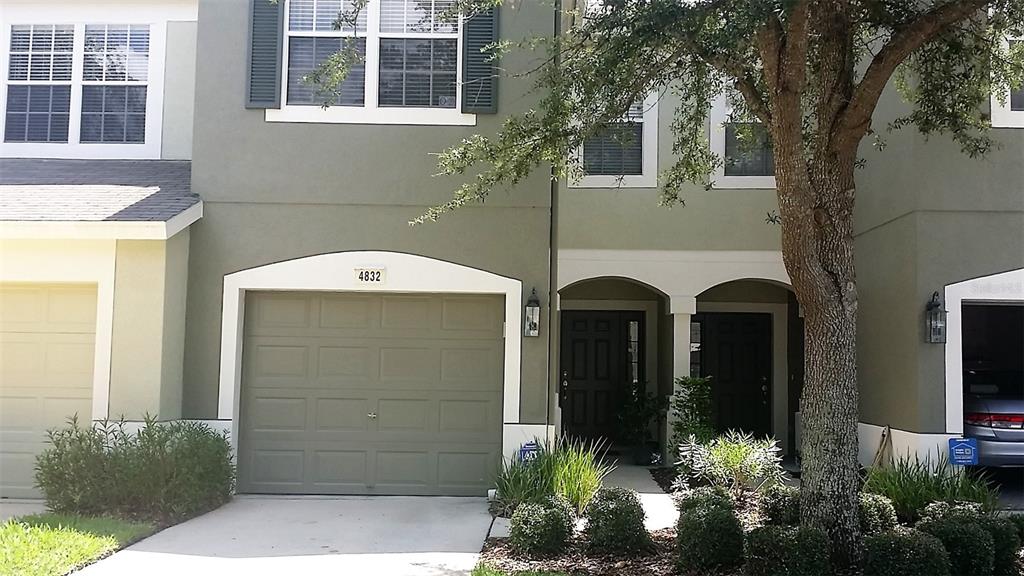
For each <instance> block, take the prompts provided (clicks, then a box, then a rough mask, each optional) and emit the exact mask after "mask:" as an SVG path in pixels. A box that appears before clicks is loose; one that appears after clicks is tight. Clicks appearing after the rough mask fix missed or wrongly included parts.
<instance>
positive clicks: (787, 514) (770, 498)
mask: <svg viewBox="0 0 1024 576" xmlns="http://www.w3.org/2000/svg"><path fill="white" fill-rule="evenodd" d="M760 507H761V520H762V521H763V522H764V523H765V524H768V525H771V526H796V525H797V524H799V523H800V490H798V489H796V488H793V487H792V486H786V485H785V484H778V485H776V486H772V487H770V488H768V489H767V490H765V491H764V492H762V494H761V504H760Z"/></svg>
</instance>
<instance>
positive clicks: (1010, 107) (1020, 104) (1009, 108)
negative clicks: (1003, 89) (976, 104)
mask: <svg viewBox="0 0 1024 576" xmlns="http://www.w3.org/2000/svg"><path fill="white" fill-rule="evenodd" d="M1006 42H1007V44H1008V45H1009V46H1010V47H1015V46H1018V45H1019V44H1020V43H1024V38H1009V39H1007V41H1006ZM992 126H994V127H996V128H1024V86H1019V87H1017V88H1015V89H1011V90H1010V94H1009V96H1008V97H1007V98H1006V99H1005V100H1003V99H1001V98H999V97H998V96H997V95H995V94H993V95H992Z"/></svg>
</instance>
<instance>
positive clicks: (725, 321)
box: [700, 313, 772, 436]
mask: <svg viewBox="0 0 1024 576" xmlns="http://www.w3.org/2000/svg"><path fill="white" fill-rule="evenodd" d="M700 321H701V325H702V331H703V333H702V335H701V336H702V346H701V349H702V352H703V357H702V358H701V372H702V375H703V376H710V377H711V390H712V393H711V397H712V402H713V403H714V407H715V427H716V428H717V429H718V430H719V431H723V432H724V431H725V430H743V431H746V432H751V433H753V434H755V435H757V436H767V435H770V434H771V432H772V430H771V425H772V403H771V398H772V317H771V315H770V314H732V313H710V314H701V315H700Z"/></svg>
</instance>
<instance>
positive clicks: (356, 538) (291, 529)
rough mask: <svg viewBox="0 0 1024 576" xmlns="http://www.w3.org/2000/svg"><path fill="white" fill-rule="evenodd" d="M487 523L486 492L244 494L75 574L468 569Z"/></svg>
mask: <svg viewBox="0 0 1024 576" xmlns="http://www.w3.org/2000/svg"><path fill="white" fill-rule="evenodd" d="M490 524H491V516H490V514H488V512H487V502H486V500H485V499H484V498H439V497H438V498H431V497H388V496H376V497H337V498H316V497H307V498H284V497H282V498H275V497H254V496H243V497H238V498H236V499H235V500H234V501H232V502H230V503H229V504H227V505H225V506H223V507H221V508H220V509H218V510H214V511H213V512H210V513H209V514H206V515H204V516H200V517H198V518H194V519H192V520H189V521H188V522H185V523H183V524H178V525H177V526H172V527H171V528H168V529H167V530H164V531H163V532H160V533H158V534H156V535H154V536H151V537H150V538H147V539H145V540H143V541H142V542H139V543H138V544H135V545H134V546H131V547H129V548H126V549H125V550H122V551H120V552H118V553H116V554H114V555H113V556H111V557H110V558H107V559H106V560H102V561H100V562H98V563H96V564H93V565H92V566H89V567H87V568H85V569H83V570H81V571H80V572H78V573H76V574H79V575H81V576H127V575H136V574H146V575H147V576H164V575H166V576H172V575H173V576H181V575H196V576H199V575H206V574H245V575H246V576H261V575H267V576H270V575H273V576H280V575H284V576H291V575H294V576H299V575H303V576H305V575H310V576H312V575H318V574H331V575H345V574H352V575H356V574H374V575H379V576H391V575H395V576H398V575H403V576H404V575H410V576H442V575H443V576H454V575H463V574H465V575H468V574H469V573H470V571H471V570H472V569H473V566H474V565H475V564H476V562H477V558H478V557H479V553H480V548H481V546H482V545H483V542H484V538H485V536H486V535H487V530H488V527H489V526H490Z"/></svg>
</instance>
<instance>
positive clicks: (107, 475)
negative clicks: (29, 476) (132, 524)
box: [36, 419, 235, 522]
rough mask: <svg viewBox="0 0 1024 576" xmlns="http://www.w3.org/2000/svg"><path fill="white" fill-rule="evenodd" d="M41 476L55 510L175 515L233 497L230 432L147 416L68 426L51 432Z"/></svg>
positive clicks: (39, 464) (151, 516) (41, 461)
mask: <svg viewBox="0 0 1024 576" xmlns="http://www.w3.org/2000/svg"><path fill="white" fill-rule="evenodd" d="M49 438H50V442H51V446H50V447H49V448H47V449H46V450H44V451H43V453H42V454H40V455H39V457H38V458H37V459H36V483H37V484H38V485H39V487H40V490H41V491H42V492H43V496H44V498H45V499H46V503H47V506H48V507H49V508H50V509H51V510H53V511H54V512H59V513H65V514H77V515H91V516H97V515H110V516H121V517H132V518H139V519H146V520H154V521H157V522H165V521H176V520H181V519H184V518H188V517H190V516H194V515H196V514H199V513H202V512H205V511H207V510H211V509H213V508H216V507H217V506H220V505H221V504H223V503H224V502H226V501H227V500H228V499H230V498H231V493H232V491H233V490H234V481H235V468H234V464H233V462H232V458H231V447H230V444H229V443H228V440H227V436H226V435H225V434H223V433H218V432H215V431H213V430H212V429H210V427H209V426H207V425H206V424H203V423H200V422H187V421H179V422H170V423H159V422H156V421H155V420H153V419H147V420H146V422H145V424H144V425H143V426H142V427H141V428H140V429H139V430H138V432H136V433H129V432H127V431H126V430H125V426H124V423H110V422H102V423H98V424H97V425H96V426H95V427H92V428H81V427H79V426H78V424H77V422H75V421H74V420H72V421H71V422H70V426H69V427H67V428H63V429H58V430H52V431H50V433H49Z"/></svg>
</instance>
